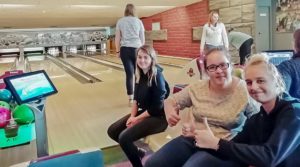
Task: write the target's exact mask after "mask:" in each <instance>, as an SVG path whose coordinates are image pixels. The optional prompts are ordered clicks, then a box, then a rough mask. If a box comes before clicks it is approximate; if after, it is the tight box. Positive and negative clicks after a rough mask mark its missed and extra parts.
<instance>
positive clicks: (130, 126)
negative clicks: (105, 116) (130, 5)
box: [107, 45, 169, 167]
mask: <svg viewBox="0 0 300 167" xmlns="http://www.w3.org/2000/svg"><path fill="white" fill-rule="evenodd" d="M168 94H169V86H168V83H167V82H166V81H165V79H164V76H163V74H162V68H160V67H159V66H158V65H157V61H156V54H155V51H154V49H153V48H152V47H150V46H148V45H144V46H142V47H140V48H139V49H138V50H137V62H136V84H135V89H134V102H133V105H132V109H131V113H130V114H128V115H126V116H124V117H123V118H121V119H120V120H118V121H116V122H115V123H113V124H112V125H111V126H110V127H109V128H108V131H107V133H108V135H109V137H110V138H112V139H113V140H115V141H116V142H118V143H119V144H120V146H121V148H122V149H123V151H124V152H125V154H126V156H127V157H128V159H129V160H130V162H131V164H132V165H133V166H134V167H142V162H141V158H142V157H143V155H144V154H143V152H142V151H140V149H138V148H137V147H136V146H135V145H134V141H136V140H139V139H141V138H143V137H145V136H148V135H151V134H154V133H159V132H162V131H164V130H165V129H166V128H167V126H168V123H167V121H166V118H165V113H164V107H163V101H164V99H165V98H166V97H167V96H168Z"/></svg>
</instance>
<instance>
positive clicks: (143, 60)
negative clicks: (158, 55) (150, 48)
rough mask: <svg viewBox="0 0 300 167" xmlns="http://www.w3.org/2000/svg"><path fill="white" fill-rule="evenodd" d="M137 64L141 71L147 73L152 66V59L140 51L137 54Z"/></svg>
mask: <svg viewBox="0 0 300 167" xmlns="http://www.w3.org/2000/svg"><path fill="white" fill-rule="evenodd" d="M136 63H137V65H138V67H139V68H140V69H141V70H143V71H144V72H147V71H149V69H150V68H151V66H152V58H151V57H150V55H148V54H147V53H145V52H144V51H143V50H142V49H140V50H139V51H138V53H137V60H136Z"/></svg>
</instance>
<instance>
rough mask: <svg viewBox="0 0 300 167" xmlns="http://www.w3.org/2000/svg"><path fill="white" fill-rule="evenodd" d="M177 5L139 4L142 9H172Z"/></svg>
mask: <svg viewBox="0 0 300 167" xmlns="http://www.w3.org/2000/svg"><path fill="white" fill-rule="evenodd" d="M175 7H176V6H137V8H140V9H171V8H175Z"/></svg>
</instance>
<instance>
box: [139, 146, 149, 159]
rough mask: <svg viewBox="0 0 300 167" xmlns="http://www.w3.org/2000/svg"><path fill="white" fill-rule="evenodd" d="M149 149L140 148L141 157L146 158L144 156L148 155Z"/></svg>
mask: <svg viewBox="0 0 300 167" xmlns="http://www.w3.org/2000/svg"><path fill="white" fill-rule="evenodd" d="M146 153H147V150H145V149H143V148H138V155H139V157H140V158H141V159H143V158H144V156H145V155H146Z"/></svg>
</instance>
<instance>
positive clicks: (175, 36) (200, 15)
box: [141, 0, 208, 57]
mask: <svg viewBox="0 0 300 167" xmlns="http://www.w3.org/2000/svg"><path fill="white" fill-rule="evenodd" d="M207 18H208V0H202V1H201V2H197V3H194V4H191V5H188V6H184V7H177V8H174V9H171V10H168V11H165V12H163V13H159V14H156V15H153V16H150V17H147V18H141V20H142V21H143V23H144V26H145V29H146V30H147V31H151V30H152V23H153V22H160V27H161V29H167V31H168V39H167V40H166V41H153V46H154V48H155V50H156V51H157V52H158V54H160V55H170V56H178V57H197V56H198V55H199V47H200V41H195V40H193V39H192V27H197V26H199V25H203V24H205V23H206V22H207Z"/></svg>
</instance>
